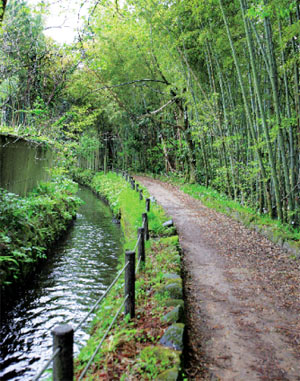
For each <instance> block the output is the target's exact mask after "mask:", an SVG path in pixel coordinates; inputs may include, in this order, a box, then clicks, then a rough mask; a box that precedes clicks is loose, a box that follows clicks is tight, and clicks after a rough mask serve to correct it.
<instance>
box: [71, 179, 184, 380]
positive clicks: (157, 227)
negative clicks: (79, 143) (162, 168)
mask: <svg viewBox="0 0 300 381" xmlns="http://www.w3.org/2000/svg"><path fill="white" fill-rule="evenodd" d="M86 175H87V173H86V172H85V177H86V178H87V177H88V176H86ZM77 176H78V173H77ZM85 182H86V184H88V185H90V186H91V187H92V188H93V189H94V190H96V191H97V192H99V193H100V194H101V195H102V196H104V197H105V198H106V199H107V200H108V201H109V203H110V205H111V207H112V209H113V211H114V214H115V215H118V216H120V217H121V224H122V227H123V231H124V235H125V238H124V239H125V243H124V246H125V248H127V249H133V247H134V246H135V242H136V239H137V228H138V227H139V226H141V224H142V219H141V214H142V213H143V212H145V201H144V200H143V201H140V200H139V195H138V193H137V192H135V191H133V190H132V189H131V187H130V185H129V184H128V183H127V182H126V181H125V180H124V179H123V178H122V177H121V176H118V175H116V174H114V173H108V174H106V175H105V174H103V173H100V174H97V175H95V176H94V177H93V178H91V177H90V176H89V180H88V181H85ZM144 194H146V195H147V191H146V190H144ZM148 217H149V227H150V235H151V237H150V240H149V241H148V242H147V244H146V263H145V266H144V267H143V268H141V269H140V270H139V271H138V273H137V276H136V315H135V318H134V319H132V320H129V317H128V316H124V314H122V315H120V317H119V319H118V320H117V322H116V324H115V325H114V326H113V328H112V330H111V332H110V333H109V336H108V337H107V339H106V340H105V342H104V344H103V347H102V348H101V349H100V351H99V353H98V354H97V356H96V358H95V361H94V362H93V364H92V365H91V367H90V369H89V372H88V375H87V376H86V377H85V379H86V380H125V379H127V378H128V377H130V379H131V380H154V379H156V378H157V377H158V376H159V375H160V374H162V373H163V372H164V371H166V370H168V369H174V367H175V369H176V368H177V369H178V367H179V363H180V352H178V351H174V350H172V349H169V348H166V347H162V346H161V345H160V344H159V341H160V339H161V337H162V335H163V334H164V332H165V330H166V329H167V328H168V326H169V325H170V324H171V323H166V322H163V321H162V317H163V316H164V315H165V314H166V313H168V312H169V311H170V310H171V309H172V308H173V307H170V306H168V303H167V301H168V300H169V298H170V297H169V294H168V293H158V292H156V291H157V290H158V289H160V288H161V286H162V284H164V283H165V274H167V273H177V274H180V262H181V258H180V254H179V250H178V236H165V235H169V234H170V229H167V228H164V227H162V224H163V222H165V221H167V220H168V218H167V216H166V215H165V214H164V212H163V210H162V209H161V208H160V207H159V206H158V205H156V204H153V205H152V206H151V211H150V213H149V214H148ZM123 263H124V261H123V258H121V259H120V267H121V266H122V264H123ZM123 297H124V286H123V279H122V277H121V278H120V281H119V282H118V283H117V284H116V286H115V287H114V288H113V290H112V291H111V293H110V294H109V296H108V297H107V298H106V299H105V301H104V302H103V304H102V305H101V307H100V308H99V311H98V312H97V314H96V317H95V319H94V321H93V324H92V328H91V337H90V339H89V341H88V343H87V345H86V346H85V347H84V348H83V349H82V350H81V352H80V354H79V356H78V358H77V361H76V368H75V371H76V376H79V375H80V374H81V372H82V370H83V369H84V367H85V365H86V364H87V362H88V360H89V359H90V357H91V356H92V354H93V352H94V350H95V348H96V347H97V345H98V343H99V342H100V340H101V338H102V336H103V334H104V333H105V331H106V329H107V328H108V326H109V324H110V322H111V320H112V318H113V316H114V314H115V312H116V311H117V310H118V308H119V306H120V305H121V303H122V300H123Z"/></svg>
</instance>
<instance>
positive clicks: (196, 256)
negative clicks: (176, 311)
mask: <svg viewBox="0 0 300 381" xmlns="http://www.w3.org/2000/svg"><path fill="white" fill-rule="evenodd" d="M136 179H137V181H138V182H140V183H141V184H143V185H144V186H146V187H147V188H148V190H149V192H150V194H151V195H152V196H154V197H155V198H156V199H157V201H158V203H159V204H160V205H162V207H163V208H164V209H165V211H166V212H167V213H168V214H169V215H170V216H171V217H172V218H173V220H174V222H175V225H176V228H177V230H178V232H179V237H180V243H181V247H182V249H183V265H184V271H185V297H186V304H187V350H186V353H185V354H186V360H187V365H186V372H187V374H188V375H189V379H190V380H214V381H217V380H222V381H223V380H234V381H256V380H265V381H266V380H272V381H273V380H280V381H281V380H282V381H283V380H292V381H296V380H300V263H299V261H295V260H293V259H291V258H290V256H289V254H287V253H285V252H284V251H283V250H282V249H280V248H279V247H277V246H276V245H274V244H273V243H271V242H270V241H268V240H267V239H266V238H265V237H263V236H262V235H260V234H259V233H256V232H254V231H251V230H249V229H247V228H245V227H244V226H243V225H242V224H240V223H238V222H236V221H234V220H232V219H230V218H229V217H227V216H225V215H223V214H220V213H217V212H215V211H214V210H211V209H209V208H207V207H205V206H203V205H202V204H201V203H200V201H198V200H195V199H193V198H192V197H190V196H188V195H186V194H184V193H183V192H181V191H180V190H178V189H177V188H176V187H174V186H171V185H169V184H166V183H162V182H159V181H157V180H153V179H149V178H146V177H136Z"/></svg>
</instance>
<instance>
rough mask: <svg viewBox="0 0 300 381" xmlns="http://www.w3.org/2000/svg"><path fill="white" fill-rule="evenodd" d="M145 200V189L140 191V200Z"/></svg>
mask: <svg viewBox="0 0 300 381" xmlns="http://www.w3.org/2000/svg"><path fill="white" fill-rule="evenodd" d="M142 199H143V189H140V200H142Z"/></svg>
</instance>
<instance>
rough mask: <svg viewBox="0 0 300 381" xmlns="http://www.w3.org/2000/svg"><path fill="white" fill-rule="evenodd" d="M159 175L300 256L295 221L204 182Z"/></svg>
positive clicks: (160, 177) (299, 240)
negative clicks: (263, 210) (235, 198)
mask: <svg viewBox="0 0 300 381" xmlns="http://www.w3.org/2000/svg"><path fill="white" fill-rule="evenodd" d="M155 178H157V179H159V180H161V181H165V182H168V183H170V184H173V185H177V186H179V188H180V189H181V190H182V191H183V192H184V193H186V194H189V195H190V196H192V197H194V198H196V199H198V200H200V201H201V202H202V203H203V204H204V205H206V206H207V207H209V208H212V209H215V210H216V211H218V212H220V213H223V214H226V215H228V216H230V217H232V218H233V219H235V220H238V221H240V222H242V223H243V224H244V225H245V226H247V227H249V228H251V229H254V230H256V231H259V232H260V233H262V234H263V235H265V236H266V237H267V238H268V239H270V240H271V241H273V242H274V243H276V244H279V245H280V246H282V247H283V248H284V249H287V250H288V251H289V252H290V253H291V255H292V256H293V257H294V258H297V257H299V256H300V228H299V227H294V226H293V225H292V224H283V223H281V222H280V221H278V220H274V219H272V218H270V217H269V216H268V215H264V214H259V213H258V212H257V211H256V210H254V209H253V208H250V207H248V206H246V205H241V204H240V203H239V202H237V201H233V200H231V199H229V198H228V197H227V196H226V195H225V194H223V193H219V192H217V191H216V190H214V189H212V188H210V187H205V186H202V185H200V184H186V183H184V180H183V179H182V178H179V177H175V176H156V177H155Z"/></svg>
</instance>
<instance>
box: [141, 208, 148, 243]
mask: <svg viewBox="0 0 300 381" xmlns="http://www.w3.org/2000/svg"><path fill="white" fill-rule="evenodd" d="M142 219H143V220H144V228H145V238H146V241H148V240H149V227H148V214H147V213H143V214H142Z"/></svg>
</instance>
